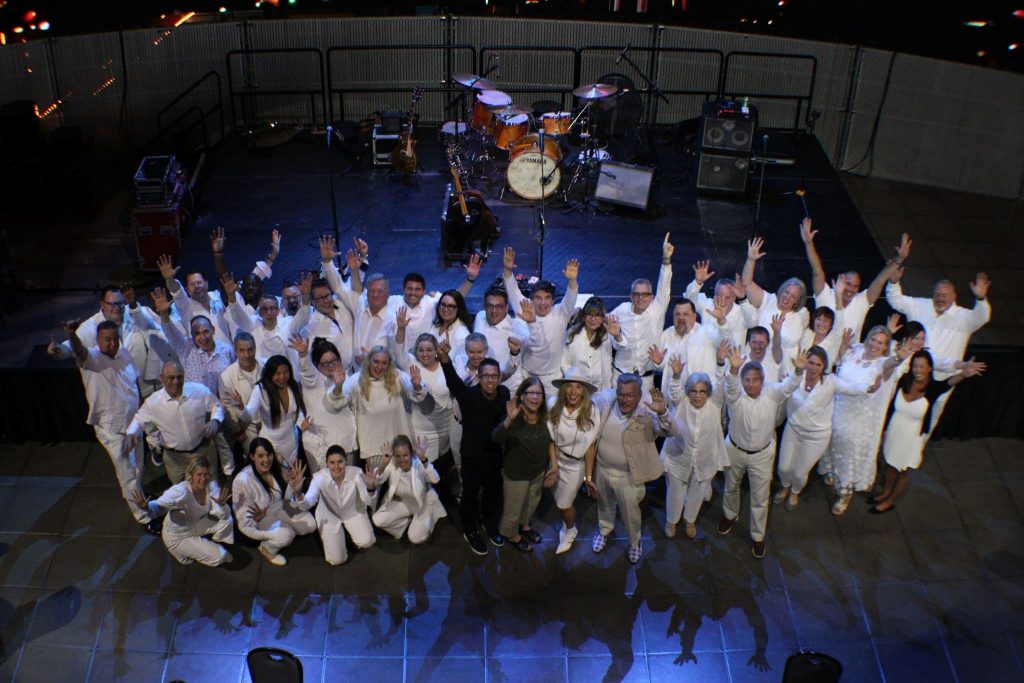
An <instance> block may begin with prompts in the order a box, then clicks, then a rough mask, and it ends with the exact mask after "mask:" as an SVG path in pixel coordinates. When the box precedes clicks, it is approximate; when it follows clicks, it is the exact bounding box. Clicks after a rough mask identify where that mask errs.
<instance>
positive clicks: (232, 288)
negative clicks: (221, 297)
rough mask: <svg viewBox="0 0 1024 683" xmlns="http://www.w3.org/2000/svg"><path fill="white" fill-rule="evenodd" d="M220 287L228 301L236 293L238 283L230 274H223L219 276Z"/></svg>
mask: <svg viewBox="0 0 1024 683" xmlns="http://www.w3.org/2000/svg"><path fill="white" fill-rule="evenodd" d="M220 286H221V288H223V289H224V293H225V294H227V295H228V298H229V299H230V298H231V297H233V296H234V295H235V294H237V293H238V283H237V282H236V281H235V276H234V275H233V274H232V273H224V274H223V275H221V276H220Z"/></svg>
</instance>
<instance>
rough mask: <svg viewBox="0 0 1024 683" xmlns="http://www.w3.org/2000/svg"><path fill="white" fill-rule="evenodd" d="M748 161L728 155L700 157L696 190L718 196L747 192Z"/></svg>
mask: <svg viewBox="0 0 1024 683" xmlns="http://www.w3.org/2000/svg"><path fill="white" fill-rule="evenodd" d="M749 169H750V159H749V158H747V157H745V156H744V157H740V156H731V155H728V154H708V153H707V152H702V153H701V155H700V167H699V169H698V171H697V190H698V191H706V192H715V193H720V194H732V195H741V194H744V193H746V191H747V174H748V171H749Z"/></svg>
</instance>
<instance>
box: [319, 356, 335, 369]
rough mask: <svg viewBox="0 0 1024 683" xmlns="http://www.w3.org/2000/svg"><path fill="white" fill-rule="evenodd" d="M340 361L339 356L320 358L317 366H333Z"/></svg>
mask: <svg viewBox="0 0 1024 683" xmlns="http://www.w3.org/2000/svg"><path fill="white" fill-rule="evenodd" d="M340 363H341V359H340V358H335V359H334V360H322V361H320V362H319V363H317V367H321V368H333V367H334V366H336V365H338V364H340Z"/></svg>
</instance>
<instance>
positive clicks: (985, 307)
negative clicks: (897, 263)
mask: <svg viewBox="0 0 1024 683" xmlns="http://www.w3.org/2000/svg"><path fill="white" fill-rule="evenodd" d="M885 298H886V300H887V301H888V302H889V305H890V306H892V307H893V308H894V309H896V310H897V311H899V312H900V313H902V314H903V315H905V316H907V318H908V319H909V320H916V321H917V322H919V323H921V324H922V325H924V329H925V334H926V335H927V337H928V347H929V348H930V349H931V351H932V355H934V356H947V357H949V358H956V359H958V360H962V359H963V357H964V351H966V350H967V342H969V341H970V339H971V335H972V334H974V333H975V332H977V331H978V330H979V329H981V328H982V327H983V326H984V325H985V323H987V322H988V321H989V318H990V317H991V316H992V308H991V306H989V303H988V300H987V299H986V300H984V301H976V302H975V304H974V308H961V307H960V306H958V305H956V304H953V305H952V306H950V307H949V308H947V309H946V310H945V311H944V312H942V313H936V312H935V304H934V303H932V300H931V299H925V298H921V297H909V296H905V295H904V294H903V290H902V289H901V288H900V284H899V283H898V282H897V283H896V284H892V283H889V285H888V286H887V287H886V289H885ZM951 374H952V373H946V372H936V373H935V379H937V380H944V379H948V378H949V377H950V375H951Z"/></svg>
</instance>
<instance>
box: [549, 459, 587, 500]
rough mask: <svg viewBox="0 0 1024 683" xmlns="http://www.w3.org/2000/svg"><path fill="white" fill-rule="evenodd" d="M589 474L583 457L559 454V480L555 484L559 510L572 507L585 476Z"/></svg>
mask: <svg viewBox="0 0 1024 683" xmlns="http://www.w3.org/2000/svg"><path fill="white" fill-rule="evenodd" d="M586 474H587V468H586V467H585V465H584V461H583V458H570V457H569V456H567V455H563V454H561V453H559V454H558V482H557V483H556V484H555V505H557V506H558V509H559V510H566V509H568V508H571V507H572V504H573V502H574V501H575V500H576V494H577V493H579V491H580V486H582V485H583V477H584V476H586Z"/></svg>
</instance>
